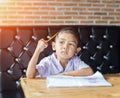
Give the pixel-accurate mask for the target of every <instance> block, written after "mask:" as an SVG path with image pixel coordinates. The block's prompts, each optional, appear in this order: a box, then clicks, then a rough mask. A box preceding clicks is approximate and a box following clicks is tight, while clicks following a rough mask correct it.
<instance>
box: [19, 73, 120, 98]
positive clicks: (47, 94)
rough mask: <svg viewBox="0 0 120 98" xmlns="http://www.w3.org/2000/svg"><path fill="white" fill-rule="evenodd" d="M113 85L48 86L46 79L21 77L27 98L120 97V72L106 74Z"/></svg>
mask: <svg viewBox="0 0 120 98" xmlns="http://www.w3.org/2000/svg"><path fill="white" fill-rule="evenodd" d="M105 78H106V79H107V81H109V82H110V83H111V84H112V87H78V88H77V87H75V88H74V87H72V88H47V86H46V79H27V78H21V86H22V89H23V92H24V94H25V97H26V98H120V74H109V75H105Z"/></svg>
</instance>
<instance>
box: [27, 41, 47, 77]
mask: <svg viewBox="0 0 120 98" xmlns="http://www.w3.org/2000/svg"><path fill="white" fill-rule="evenodd" d="M47 46H48V44H47V43H46V41H45V40H44V39H41V40H39V41H38V44H37V47H36V49H35V52H34V54H33V56H32V58H31V60H30V62H29V64H28V68H27V72H26V77H27V78H34V77H35V76H36V74H38V71H37V70H36V65H37V61H38V58H39V55H40V53H41V52H42V51H43V50H44V49H45V48H47Z"/></svg>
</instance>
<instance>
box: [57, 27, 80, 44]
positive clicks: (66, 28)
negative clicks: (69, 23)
mask: <svg viewBox="0 0 120 98" xmlns="http://www.w3.org/2000/svg"><path fill="white" fill-rule="evenodd" d="M60 32H66V33H70V34H72V35H74V36H75V38H76V39H77V41H78V46H80V35H79V32H78V30H77V29H76V28H73V27H65V28H62V29H61V30H59V31H58V33H60Z"/></svg>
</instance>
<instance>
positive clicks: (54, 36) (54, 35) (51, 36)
mask: <svg viewBox="0 0 120 98" xmlns="http://www.w3.org/2000/svg"><path fill="white" fill-rule="evenodd" d="M57 34H58V33H55V34H54V35H53V36H51V37H50V38H49V39H48V40H47V41H46V42H47V43H48V42H49V41H50V40H52V39H53V38H54V37H56V36H57Z"/></svg>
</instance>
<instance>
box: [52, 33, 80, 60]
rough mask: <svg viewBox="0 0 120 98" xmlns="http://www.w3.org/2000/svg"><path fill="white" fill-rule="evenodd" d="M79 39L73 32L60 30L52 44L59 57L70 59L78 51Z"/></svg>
mask: <svg viewBox="0 0 120 98" xmlns="http://www.w3.org/2000/svg"><path fill="white" fill-rule="evenodd" d="M77 44H78V41H77V39H76V38H75V36H74V35H72V34H71V33H64V32H60V33H59V34H58V36H57V38H56V41H55V42H54V43H53V44H52V46H53V49H54V50H55V51H56V54H57V58H58V59H70V58H71V57H72V56H74V55H75V54H76V53H77Z"/></svg>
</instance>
